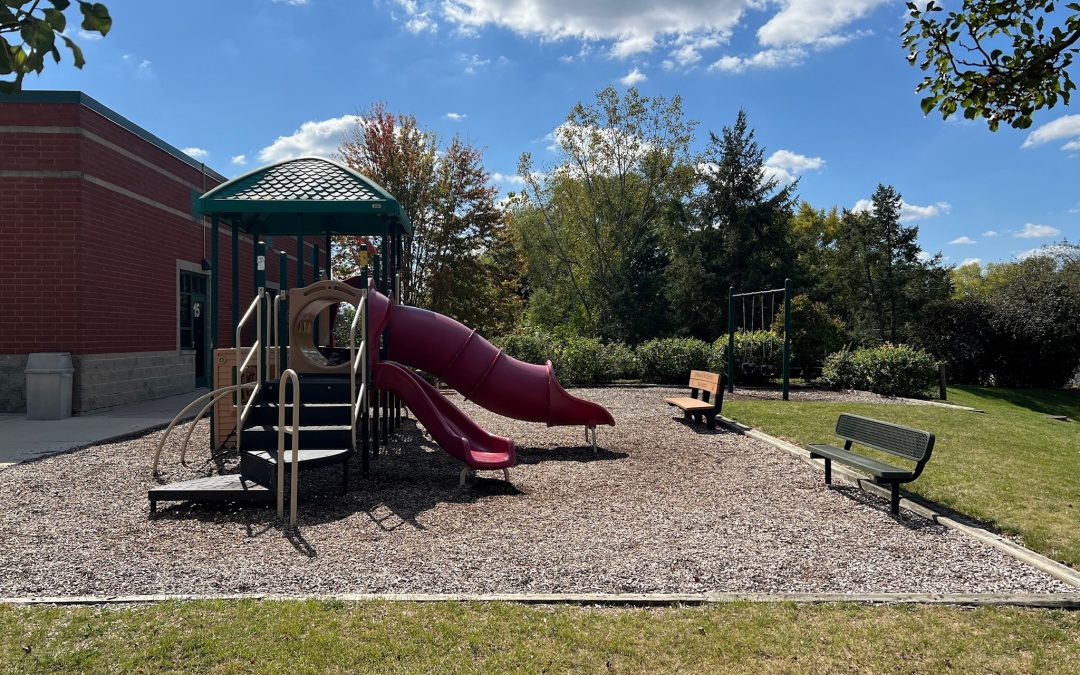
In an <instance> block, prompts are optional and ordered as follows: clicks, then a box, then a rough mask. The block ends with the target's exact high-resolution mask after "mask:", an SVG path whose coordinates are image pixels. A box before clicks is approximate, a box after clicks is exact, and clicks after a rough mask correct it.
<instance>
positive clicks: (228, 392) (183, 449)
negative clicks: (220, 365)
mask: <svg viewBox="0 0 1080 675" xmlns="http://www.w3.org/2000/svg"><path fill="white" fill-rule="evenodd" d="M222 389H224V391H222V390H220V389H219V390H218V391H220V392H221V393H219V394H218V395H217V396H215V397H214V398H213V399H212V400H211V401H210V402H209V403H207V404H206V405H205V406H204V407H203V409H202V410H200V411H199V414H198V415H196V416H195V419H193V420H191V426H190V427H188V431H187V434H186V435H185V436H184V443H183V445H181V446H180V463H181V464H184V463H186V462H187V447H188V443H189V442H190V441H191V434H192V433H194V431H195V426H196V425H197V424H198V423H199V420H201V419H202V418H203V417H204V416H205V415H206V413H207V412H209V410H210V409H211V408H212V407H214V405H216V404H217V402H218V401H220V400H221V399H223V398H225V397H226V396H231V395H232V392H233V387H232V385H229V386H228V387H223V388H222Z"/></svg>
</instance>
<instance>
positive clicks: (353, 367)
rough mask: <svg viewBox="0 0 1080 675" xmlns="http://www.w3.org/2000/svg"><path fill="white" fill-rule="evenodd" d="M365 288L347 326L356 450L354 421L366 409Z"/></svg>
mask: <svg viewBox="0 0 1080 675" xmlns="http://www.w3.org/2000/svg"><path fill="white" fill-rule="evenodd" d="M367 298H368V296H367V289H363V290H361V297H360V304H358V305H357V306H356V314H354V315H353V320H352V324H351V325H350V326H349V363H350V368H349V383H350V385H351V386H350V387H349V403H350V407H349V410H350V411H351V415H350V417H351V420H352V421H351V425H352V436H351V438H352V446H353V450H356V423H357V421H358V420H359V419H360V412H361V411H362V410H367V395H368V387H367V385H368V373H367V366H368V364H367V361H368V359H367V341H368V338H367ZM358 321H359V322H360V333H361V335H363V336H364V339H363V340H361V341H360V345H359V347H358V346H357V344H356V325H357V322H358ZM358 370H359V372H360V389H359V391H357V389H356V374H357V371H358Z"/></svg>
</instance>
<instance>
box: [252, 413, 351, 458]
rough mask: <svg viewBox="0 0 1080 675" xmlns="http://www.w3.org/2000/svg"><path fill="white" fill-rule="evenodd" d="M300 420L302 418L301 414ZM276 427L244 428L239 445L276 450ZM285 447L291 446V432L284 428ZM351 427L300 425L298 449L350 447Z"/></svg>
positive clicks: (255, 448)
mask: <svg viewBox="0 0 1080 675" xmlns="http://www.w3.org/2000/svg"><path fill="white" fill-rule="evenodd" d="M300 421H301V422H303V421H304V418H303V417H302V416H301V418H300ZM277 446H278V427H277V425H276V424H273V425H271V424H266V425H263V426H260V427H256V428H254V429H244V431H243V432H242V433H241V437H240V447H241V448H242V449H244V450H274V451H275V452H277ZM285 447H286V448H287V449H288V448H291V447H292V432H291V431H290V430H289V429H288V428H287V429H286V430H285ZM351 447H352V429H351V428H350V427H348V426H344V425H343V426H337V425H335V426H306V425H305V426H301V427H300V449H302V450H310V449H317V448H351Z"/></svg>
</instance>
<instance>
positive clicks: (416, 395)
mask: <svg viewBox="0 0 1080 675" xmlns="http://www.w3.org/2000/svg"><path fill="white" fill-rule="evenodd" d="M374 375H375V381H376V382H378V384H379V388H380V389H386V390H388V391H392V392H394V393H395V394H397V395H398V396H400V397H401V400H402V401H403V402H404V403H405V405H407V406H408V407H409V410H412V412H413V414H414V415H416V419H417V420H418V421H419V422H420V423H421V424H423V425H424V428H425V429H427V430H428V433H429V434H431V437H432V438H434V439H435V442H436V443H438V444H439V446H440V447H441V448H442V449H443V450H445V451H446V452H447V454H449V455H450V456H451V457H454V458H455V459H459V460H461V461H462V462H465V464H466V465H468V466H469V467H470V468H473V469H505V468H508V467H511V466H514V463H515V461H516V456H515V454H514V442H513V441H512V440H510V439H509V438H504V437H502V436H496V435H495V434H492V433H488V432H487V431H486V430H485V429H483V428H482V427H481V426H480V425H479V424H477V423H476V422H474V421H473V420H472V419H471V418H470V417H469V416H468V415H466V414H465V413H463V412H461V411H460V410H458V408H457V407H456V406H455V405H454V404H453V403H451V402H450V401H448V400H447V399H446V397H445V396H443V395H442V394H441V393H440V392H439V390H438V389H436V388H435V387H433V386H431V385H430V384H428V383H427V382H425V381H424V380H423V378H421V377H419V376H418V375H416V374H415V373H413V372H412V371H411V370H409V369H407V368H403V367H401V366H400V365H398V364H396V363H394V362H393V361H383V362H382V363H378V364H376V365H375V370H374Z"/></svg>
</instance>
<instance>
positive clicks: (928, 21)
mask: <svg viewBox="0 0 1080 675" xmlns="http://www.w3.org/2000/svg"><path fill="white" fill-rule="evenodd" d="M1061 4H1062V3H1059V2H1053V1H1049V0H1013V1H1011V2H1001V1H996V0H963V3H962V6H961V7H960V9H959V10H958V11H950V12H948V13H947V14H945V9H944V7H943V6H942V5H941V4H940V3H937V2H927V3H919V4H916V3H914V2H908V3H907V8H908V15H909V17H910V18H909V19H908V21H907V23H906V24H905V26H904V32H903V33H901V35H902V36H903V37H904V40H903V46H904V48H905V49H907V50H908V56H907V58H908V61H909V62H910V63H911V64H912V65H918V66H919V67H920V68H921V69H922V70H924V71H927V72H928V73H929V74H928V75H926V76H925V77H924V78H923V80H922V82H920V83H919V85H918V87H917V88H916V92H918V93H927V94H928V95H927V96H925V97H924V98H923V99H922V102H921V105H922V110H923V113H925V114H929V113H930V111H932V110H934V109H937V110H939V111H940V112H941V116H942V117H943V118H945V119H948V118H949V117H950V116H951V115H953V114H954V113H955V112H957V110H961V111H963V115H964V117H965V118H967V119H971V120H973V119H977V118H980V117H981V118H983V119H985V120H986V123H987V125H988V126H989V127H990V130H991V131H996V130H997V128H998V126H999V125H1000V124H1001V123H1003V122H1004V123H1005V124H1008V125H1010V126H1012V127H1015V128H1017V129H1027V128H1028V127H1030V126H1031V124H1032V114H1034V113H1035V111H1037V110H1040V109H1043V108H1047V109H1049V108H1053V107H1054V106H1055V105H1057V103H1058V102H1059V101H1060V102H1062V103H1064V104H1065V105H1068V104H1069V97H1070V94H1071V92H1072V90H1074V89H1076V84H1075V83H1074V82H1073V80H1072V77H1071V76H1070V74H1069V68H1070V67H1071V66H1072V63H1073V59H1074V57H1075V56H1076V54H1077V52H1078V51H1080V3H1076V2H1069V3H1064V6H1063V9H1065V10H1067V12H1062V11H1061V10H1060V9H1059V7H1058V6H1059V5H1061Z"/></svg>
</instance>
